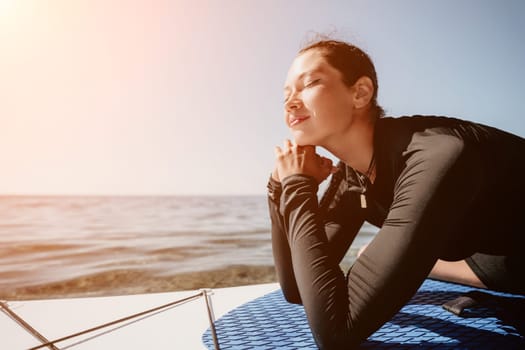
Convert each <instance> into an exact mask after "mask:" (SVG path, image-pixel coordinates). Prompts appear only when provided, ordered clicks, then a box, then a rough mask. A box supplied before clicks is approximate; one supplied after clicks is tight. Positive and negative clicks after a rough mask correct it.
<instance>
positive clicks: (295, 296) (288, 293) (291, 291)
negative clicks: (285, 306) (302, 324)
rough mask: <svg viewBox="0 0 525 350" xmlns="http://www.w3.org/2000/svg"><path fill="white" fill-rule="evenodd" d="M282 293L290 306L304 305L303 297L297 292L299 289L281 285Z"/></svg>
mask: <svg viewBox="0 0 525 350" xmlns="http://www.w3.org/2000/svg"><path fill="white" fill-rule="evenodd" d="M281 291H282V293H283V296H284V300H286V301H287V302H289V303H290V304H297V305H303V302H302V300H301V295H299V291H298V290H297V288H290V287H286V286H285V285H284V284H282V283H281Z"/></svg>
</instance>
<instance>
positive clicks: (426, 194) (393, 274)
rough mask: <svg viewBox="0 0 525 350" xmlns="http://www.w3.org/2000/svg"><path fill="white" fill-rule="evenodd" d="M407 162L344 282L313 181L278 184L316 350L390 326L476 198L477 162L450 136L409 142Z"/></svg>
mask: <svg viewBox="0 0 525 350" xmlns="http://www.w3.org/2000/svg"><path fill="white" fill-rule="evenodd" d="M405 157H406V166H405V168H404V170H403V172H402V174H401V175H400V177H399V179H398V181H397V183H396V186H395V190H394V199H393V203H392V205H391V208H390V211H389V214H388V216H387V219H386V220H385V223H384V225H383V227H382V228H381V230H380V231H379V233H378V234H377V236H376V237H375V238H374V240H373V241H372V242H371V243H370V245H369V246H368V247H367V249H366V250H365V251H364V252H363V254H362V255H361V256H360V257H359V258H358V259H357V261H356V262H355V264H354V265H353V266H352V268H351V269H350V271H349V273H348V276H347V278H345V276H344V275H343V273H342V272H341V270H340V268H339V266H338V265H337V264H336V263H335V261H333V260H332V259H331V258H330V249H331V247H330V245H329V244H328V239H327V236H326V233H325V231H324V227H323V225H322V224H321V223H322V220H321V218H320V217H319V213H318V206H317V200H316V196H315V192H316V189H317V185H316V183H315V181H312V178H309V177H305V176H290V177H287V178H285V179H284V180H283V181H282V194H281V207H280V212H281V214H282V215H283V222H284V224H285V226H286V228H287V235H288V241H289V244H290V251H291V260H292V265H293V269H294V274H295V278H296V282H297V285H298V290H299V293H300V296H301V300H302V302H303V305H304V307H305V311H306V315H307V317H308V322H309V324H310V328H311V330H312V334H313V336H314V339H315V340H316V342H317V344H318V346H319V347H320V348H323V349H324V348H327V349H339V348H345V349H347V348H351V347H353V346H356V345H357V344H359V343H360V342H361V341H363V340H364V339H366V337H368V336H369V335H370V334H372V333H373V332H374V331H375V330H377V329H378V328H379V327H380V326H381V325H382V324H384V323H385V322H386V321H388V319H390V318H391V317H392V316H393V315H394V314H395V313H396V312H397V311H398V310H399V309H400V308H401V307H402V306H403V305H404V304H405V303H406V302H407V301H408V300H409V299H410V297H411V296H412V295H413V294H414V293H415V292H416V291H417V288H418V287H419V286H420V285H421V283H422V282H423V281H424V279H425V278H426V276H427V275H428V273H429V272H430V270H431V269H432V266H433V265H434V263H435V262H436V260H437V257H438V254H439V252H440V251H441V250H442V249H443V248H444V247H445V246H446V244H447V238H448V236H449V235H451V234H453V233H454V229H455V225H456V224H457V222H458V220H459V218H460V217H461V216H462V215H463V214H464V212H465V210H467V208H468V206H469V204H470V201H471V200H472V198H473V196H474V195H475V193H476V191H477V184H476V181H473V178H475V176H477V175H478V174H477V171H478V170H477V169H478V167H477V165H476V163H475V159H473V158H472V157H471V156H467V155H466V153H465V152H464V149H463V145H462V143H461V142H460V141H459V140H457V139H455V138H453V137H447V136H441V137H439V136H438V137H436V138H432V137H431V136H429V137H428V138H426V139H425V138H423V139H414V141H413V144H412V145H411V147H410V148H409V149H408V150H407V152H406V153H405ZM474 158H475V157H474ZM298 218H300V219H298Z"/></svg>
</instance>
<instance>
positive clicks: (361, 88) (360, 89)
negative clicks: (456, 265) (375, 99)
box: [353, 77, 374, 109]
mask: <svg viewBox="0 0 525 350" xmlns="http://www.w3.org/2000/svg"><path fill="white" fill-rule="evenodd" d="M353 88H354V91H355V95H354V106H355V108H357V109H360V108H363V107H366V106H367V105H368V104H369V103H370V101H371V100H372V96H374V84H373V83H372V79H370V78H369V77H361V78H359V79H357V81H356V82H355V84H354V86H353Z"/></svg>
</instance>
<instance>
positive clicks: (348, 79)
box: [299, 40, 385, 120]
mask: <svg viewBox="0 0 525 350" xmlns="http://www.w3.org/2000/svg"><path fill="white" fill-rule="evenodd" d="M314 49H316V50H319V51H320V52H321V54H322V55H323V57H324V58H325V59H326V61H327V62H328V63H329V64H330V65H331V66H332V67H334V68H335V69H337V70H338V71H339V72H341V74H342V76H343V82H344V83H345V85H347V86H348V87H351V86H353V85H354V84H355V82H356V81H357V80H358V79H359V78H361V77H368V78H370V79H371V80H372V83H373V85H374V95H373V96H372V100H371V101H370V102H371V107H372V112H373V117H374V118H375V119H377V118H381V117H382V116H384V115H385V111H384V110H383V108H382V107H381V106H379V105H378V104H377V90H378V84H377V74H376V70H375V68H374V64H373V63H372V60H371V59H370V57H369V56H368V55H367V54H366V53H365V52H364V51H363V50H361V49H360V48H358V47H357V46H354V45H352V44H348V43H346V42H343V41H338V40H318V41H316V42H314V43H312V44H309V45H307V46H306V47H303V48H302V49H301V50H300V51H299V55H300V54H302V53H305V52H306V51H309V50H314ZM375 119H374V120H375Z"/></svg>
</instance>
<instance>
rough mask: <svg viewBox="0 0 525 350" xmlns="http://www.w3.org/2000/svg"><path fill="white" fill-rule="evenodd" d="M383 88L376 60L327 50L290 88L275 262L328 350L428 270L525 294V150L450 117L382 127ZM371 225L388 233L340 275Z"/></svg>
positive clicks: (326, 45) (293, 72)
mask: <svg viewBox="0 0 525 350" xmlns="http://www.w3.org/2000/svg"><path fill="white" fill-rule="evenodd" d="M377 89H378V84H377V77H376V73H375V69H374V66H373V64H372V62H371V61H370V59H369V57H368V56H367V55H366V54H365V53H364V52H362V51H361V50H360V49H358V48H357V47H355V46H352V45H350V44H347V43H343V42H338V41H330V40H329V41H320V42H317V43H314V44H312V45H310V46H308V47H306V48H304V49H302V50H301V51H300V52H299V54H298V56H297V57H296V58H295V60H294V61H293V63H292V65H291V67H290V70H289V73H288V76H287V79H286V85H285V106H284V109H285V122H286V123H287V125H288V127H289V128H290V130H291V132H292V135H293V138H294V140H295V142H294V143H292V142H290V141H285V143H284V145H283V147H276V149H275V153H276V166H275V169H274V171H273V172H272V176H271V178H270V182H269V184H268V190H269V209H270V216H271V220H272V244H273V251H274V259H275V265H276V270H277V276H278V279H279V282H280V284H281V287H282V290H283V293H284V295H285V297H286V299H287V300H288V301H289V302H292V303H300V304H303V305H304V308H305V312H306V315H307V318H308V322H309V324H310V328H311V330H312V334H313V336H314V339H315V340H316V342H317V344H318V346H319V347H320V348H323V349H325V348H326V349H340V348H343V349H348V348H351V347H352V346H356V345H357V344H359V343H360V342H362V341H363V340H365V339H366V338H367V337H368V336H369V335H371V334H372V333H373V332H374V331H375V330H377V329H378V328H379V327H381V325H383V323H385V322H386V321H388V320H389V319H390V318H391V317H392V316H393V315H394V314H395V313H396V312H397V311H399V309H400V308H401V307H402V306H403V305H404V304H405V303H406V302H407V301H408V300H409V299H410V298H411V297H412V296H413V295H414V293H415V292H416V291H417V289H418V287H419V286H420V285H421V284H422V283H423V281H424V280H425V278H426V277H427V276H428V275H429V274H430V273H431V271H432V274H431V276H433V277H438V278H441V279H445V280H451V281H456V282H461V283H465V284H470V285H473V286H478V287H484V288H492V289H498V290H504V291H511V292H520V293H523V292H525V278H524V274H523V270H522V267H523V266H524V265H525V264H524V259H523V258H522V256H523V255H522V254H521V252H520V250H521V249H522V248H523V247H524V246H525V245H524V232H523V231H524V230H523V228H522V227H521V224H520V221H521V215H523V214H524V213H525V211H524V205H523V204H522V203H523V199H524V198H525V190H524V188H525V186H524V185H523V184H522V181H523V179H525V140H524V139H522V138H520V137H518V136H515V135H512V134H509V133H506V132H504V131H501V130H497V129H495V128H491V127H488V126H484V125H480V124H475V123H472V122H467V121H462V120H458V119H453V118H444V117H430V116H413V117H402V118H383V110H382V109H381V107H380V106H379V105H378V104H377V101H376V97H377ZM315 146H322V147H324V148H325V149H326V150H328V151H329V152H331V153H332V154H333V155H334V156H335V157H337V158H338V159H339V160H340V162H339V164H338V165H337V167H334V166H333V165H332V162H331V161H330V160H329V159H327V158H324V157H321V156H319V155H318V154H316V152H315ZM332 173H333V176H332V178H331V182H330V186H329V187H328V189H327V191H326V192H325V194H324V195H323V198H322V199H321V201H320V202H318V200H317V195H316V193H317V190H318V185H319V183H321V182H322V181H324V180H325V179H326V178H327V177H328V176H329V175H330V174H332ZM365 220H366V221H368V222H370V223H371V224H374V225H376V226H378V227H380V228H381V229H380V231H379V232H378V233H377V235H376V236H375V238H374V239H373V241H372V242H371V243H370V244H369V246H368V247H367V248H366V249H365V250H364V251H363V252H362V254H361V255H360V256H359V257H358V258H357V260H356V262H355V263H354V265H353V266H352V267H351V268H350V270H349V271H348V272H347V275H346V276H345V274H344V273H343V271H341V269H340V267H339V263H340V261H341V259H342V258H343V256H344V255H345V253H346V251H347V250H348V248H349V246H350V244H351V243H352V241H353V239H354V237H355V235H356V234H357V232H358V230H359V229H360V227H361V225H362V224H363V222H364V221H365Z"/></svg>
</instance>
